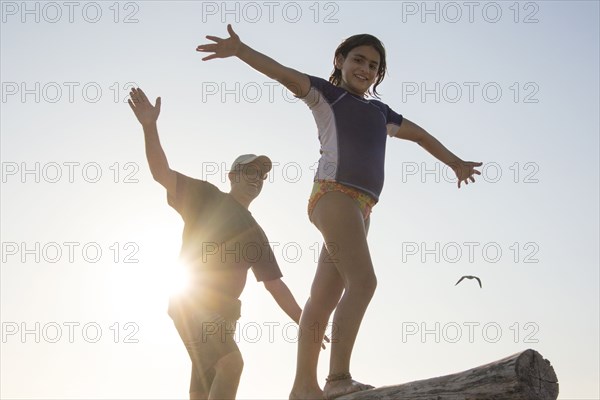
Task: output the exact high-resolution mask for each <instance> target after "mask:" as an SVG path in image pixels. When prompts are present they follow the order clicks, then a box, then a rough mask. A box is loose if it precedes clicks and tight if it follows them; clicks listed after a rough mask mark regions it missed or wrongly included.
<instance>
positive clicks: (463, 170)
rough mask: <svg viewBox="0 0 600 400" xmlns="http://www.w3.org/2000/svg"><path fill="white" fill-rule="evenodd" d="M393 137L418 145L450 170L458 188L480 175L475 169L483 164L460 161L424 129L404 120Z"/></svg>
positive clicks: (473, 180)
mask: <svg viewBox="0 0 600 400" xmlns="http://www.w3.org/2000/svg"><path fill="white" fill-rule="evenodd" d="M395 137H397V138H400V139H405V140H410V141H413V142H415V143H417V144H419V145H420V146H421V147H423V148H424V149H425V150H427V151H428V152H429V153H430V154H431V155H432V156H434V157H435V158H437V159H438V160H440V161H441V162H443V163H444V164H446V165H447V166H449V167H450V168H452V169H453V170H454V173H455V174H456V177H457V178H458V187H459V188H460V184H461V183H462V182H463V181H464V182H465V184H467V185H468V184H469V180H471V182H475V177H474V176H473V175H481V172H479V171H477V170H476V169H475V167H480V166H481V165H483V163H480V162H473V161H463V160H461V159H460V158H459V157H457V156H456V155H454V153H452V152H451V151H450V150H448V149H447V148H446V147H444V145H443V144H441V143H440V141H439V140H437V139H436V138H435V137H433V136H432V135H430V134H429V133H428V132H427V131H426V130H425V129H423V128H421V127H420V126H419V125H417V124H415V123H414V122H411V121H409V120H408V119H406V118H404V119H403V120H402V124H401V125H400V128H399V129H398V132H397V133H396V135H395Z"/></svg>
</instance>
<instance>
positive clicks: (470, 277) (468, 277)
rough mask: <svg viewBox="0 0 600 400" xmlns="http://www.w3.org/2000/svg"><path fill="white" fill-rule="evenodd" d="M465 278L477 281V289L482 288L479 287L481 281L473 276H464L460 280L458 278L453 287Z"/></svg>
mask: <svg viewBox="0 0 600 400" xmlns="http://www.w3.org/2000/svg"><path fill="white" fill-rule="evenodd" d="M465 278H467V279H477V282H478V283H479V287H480V288H481V287H482V286H481V279H479V278H478V277H476V276H473V275H465V276H463V277H462V278H460V279H459V280H458V282H456V283H455V284H454V286H456V285H458V284H459V283H460V281H462V280H463V279H465Z"/></svg>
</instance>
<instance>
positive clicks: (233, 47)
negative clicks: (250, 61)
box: [196, 24, 242, 61]
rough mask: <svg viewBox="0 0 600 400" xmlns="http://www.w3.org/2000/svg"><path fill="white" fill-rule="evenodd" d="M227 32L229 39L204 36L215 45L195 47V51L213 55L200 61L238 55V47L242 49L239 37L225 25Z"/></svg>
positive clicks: (229, 26)
mask: <svg viewBox="0 0 600 400" xmlns="http://www.w3.org/2000/svg"><path fill="white" fill-rule="evenodd" d="M227 32H229V37H228V38H227V39H222V38H220V37H216V36H206V38H207V39H209V40H212V41H213V42H215V43H214V44H201V45H199V46H198V47H196V51H200V52H203V53H213V54H211V55H209V56H206V57H204V58H203V59H202V60H203V61H208V60H212V59H213V58H226V57H231V56H235V55H237V54H238V52H239V50H240V47H242V42H241V40H240V37H239V36H238V35H237V34H236V33H235V32H234V31H233V28H232V27H231V24H228V25H227Z"/></svg>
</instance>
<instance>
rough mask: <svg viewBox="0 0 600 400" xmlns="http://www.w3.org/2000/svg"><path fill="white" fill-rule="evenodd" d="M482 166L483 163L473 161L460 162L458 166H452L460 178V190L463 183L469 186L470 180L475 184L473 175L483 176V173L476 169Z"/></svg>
mask: <svg viewBox="0 0 600 400" xmlns="http://www.w3.org/2000/svg"><path fill="white" fill-rule="evenodd" d="M482 165H483V163H480V162H473V161H460V162H459V163H457V164H450V167H451V168H452V169H453V170H454V173H455V174H456V177H457V178H458V188H459V189H460V184H461V183H462V182H463V181H464V182H465V184H467V185H468V184H469V180H471V182H475V177H474V176H473V175H481V172H479V171H477V170H476V169H475V167H481V166H482Z"/></svg>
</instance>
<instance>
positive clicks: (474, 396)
mask: <svg viewBox="0 0 600 400" xmlns="http://www.w3.org/2000/svg"><path fill="white" fill-rule="evenodd" d="M557 397H558V379H557V378H556V374H555V373H554V369H553V368H552V366H551V365H550V362H549V361H548V360H545V359H544V358H543V357H542V356H541V355H540V353H538V352H537V351H535V350H525V351H523V352H521V353H517V354H513V355H512V356H509V357H506V358H503V359H502V360H498V361H494V362H492V363H490V364H486V365H482V366H480V367H477V368H473V369H470V370H467V371H463V372H459V373H456V374H452V375H446V376H440V377H438V378H431V379H425V380H421V381H414V382H409V383H405V384H402V385H396V386H384V387H380V388H376V389H371V390H366V391H363V392H357V393H353V394H349V395H346V396H342V397H339V398H338V399H339V400H555V399H556V398H557Z"/></svg>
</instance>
